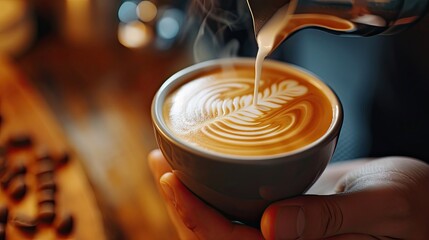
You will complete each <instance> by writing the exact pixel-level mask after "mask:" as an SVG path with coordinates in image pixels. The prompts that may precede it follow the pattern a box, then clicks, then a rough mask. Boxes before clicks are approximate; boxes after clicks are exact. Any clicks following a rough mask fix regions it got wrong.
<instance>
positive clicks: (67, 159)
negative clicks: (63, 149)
mask: <svg viewBox="0 0 429 240" xmlns="http://www.w3.org/2000/svg"><path fill="white" fill-rule="evenodd" d="M69 162H70V154H68V153H64V154H63V155H62V156H60V157H59V158H58V159H57V164H56V166H57V167H62V166H64V165H66V164H68V163H69Z"/></svg>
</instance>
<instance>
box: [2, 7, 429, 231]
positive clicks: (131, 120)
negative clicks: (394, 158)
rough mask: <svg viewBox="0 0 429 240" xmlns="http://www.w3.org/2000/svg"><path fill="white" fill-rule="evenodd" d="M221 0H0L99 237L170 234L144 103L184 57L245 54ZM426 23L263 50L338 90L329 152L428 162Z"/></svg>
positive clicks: (7, 45)
mask: <svg viewBox="0 0 429 240" xmlns="http://www.w3.org/2000/svg"><path fill="white" fill-rule="evenodd" d="M221 2H222V4H224V5H225V6H223V7H224V8H225V9H229V11H228V12H224V11H215V14H213V15H212V16H216V17H211V18H210V17H209V18H204V17H202V18H198V19H197V20H195V19H194V20H195V21H193V20H192V18H193V17H194V16H196V15H198V14H197V13H199V14H200V15H199V16H204V14H201V13H204V9H205V8H204V5H203V6H197V7H195V6H190V2H189V1H185V0H182V1H177V0H150V1H149V0H108V1H107V0H0V9H1V11H0V56H1V57H5V58H9V59H11V61H12V62H13V63H14V64H15V65H16V67H17V68H18V69H19V70H20V71H21V72H22V74H23V76H25V78H26V80H27V81H28V82H29V84H30V85H31V86H32V87H34V88H35V89H36V90H37V92H38V93H40V95H41V96H42V97H43V99H44V100H45V101H46V102H47V104H48V108H49V111H52V112H53V114H54V116H55V120H56V121H57V122H58V124H59V126H60V127H61V128H62V129H63V131H64V132H65V134H66V136H67V139H68V141H69V142H70V145H71V146H72V147H73V148H74V149H75V150H76V152H77V153H78V154H79V155H80V157H81V159H82V165H83V166H84V168H85V171H86V174H87V177H88V179H89V181H90V183H91V185H92V188H93V190H94V192H95V194H96V196H97V202H98V204H99V206H100V209H101V210H102V215H103V219H104V224H105V226H106V230H107V231H108V233H107V236H108V238H109V239H177V236H176V233H175V231H174V229H173V227H172V225H171V222H170V220H169V219H168V217H167V214H166V211H165V209H164V206H163V203H162V202H161V199H160V196H159V194H158V192H157V191H156V188H155V185H154V180H153V179H152V176H151V174H150V173H149V170H148V167H147V164H146V156H147V154H148V153H149V151H150V150H151V149H154V148H155V147H156V144H155V141H154V137H153V132H152V125H151V119H150V105H151V101H152V98H153V95H154V94H155V92H156V90H157V89H158V88H159V86H160V85H161V84H162V83H163V81H164V80H165V79H166V78H168V77H169V76H170V75H172V74H173V73H174V72H176V71H178V70H180V69H182V68H184V67H186V66H189V65H191V64H192V63H194V62H197V61H203V60H206V59H211V58H218V57H227V56H237V55H238V56H251V57H254V56H255V54H256V46H255V41H254V36H253V32H252V30H251V21H250V18H249V12H248V9H247V7H246V5H245V4H246V3H245V1H237V2H236V1H221ZM206 10H207V9H206ZM231 13H234V14H231ZM201 23H204V26H207V27H204V28H201V25H200V24H201ZM428 26H429V18H428V16H426V17H424V18H423V19H422V20H421V21H420V22H419V23H418V24H416V26H414V27H413V28H412V29H410V30H407V31H405V32H403V33H400V34H398V35H396V36H389V37H386V36H377V37H371V38H344V37H339V36H335V35H331V34H328V33H325V32H322V31H319V30H303V31H300V32H299V33H297V34H295V35H294V36H293V37H291V38H290V39H289V40H287V41H286V42H285V43H283V44H282V45H281V46H280V49H278V50H277V51H276V52H275V53H274V54H273V55H272V56H270V58H274V59H278V60H281V61H287V62H292V63H294V64H296V65H298V66H301V67H304V68H306V69H308V70H310V71H312V72H314V73H315V74H316V75H318V76H320V77H321V79H322V80H324V81H325V82H327V83H328V84H329V85H330V86H331V87H332V88H333V89H334V90H335V91H336V92H337V94H338V95H339V97H340V99H341V101H342V102H343V105H344V109H345V121H344V128H343V131H342V133H341V137H340V142H339V145H338V149H337V152H336V155H335V157H334V159H333V161H342V160H347V159H351V158H359V157H367V156H385V155H408V156H413V157H417V158H420V159H423V160H426V161H429V151H428V150H427V149H426V148H427V147H426V146H427V136H429V127H428V124H427V123H428V122H429V104H428V103H429V95H428V94H427V91H428V89H429V74H428V72H427V71H428V69H429V61H428V59H427V56H429V44H427V43H428V42H429V27H428Z"/></svg>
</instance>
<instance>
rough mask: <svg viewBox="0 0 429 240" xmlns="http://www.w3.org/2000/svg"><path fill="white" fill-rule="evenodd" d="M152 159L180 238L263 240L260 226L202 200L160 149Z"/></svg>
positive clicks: (150, 157)
mask: <svg viewBox="0 0 429 240" xmlns="http://www.w3.org/2000/svg"><path fill="white" fill-rule="evenodd" d="M148 161H149V166H150V169H151V171H152V174H153V176H154V178H155V182H157V184H158V188H159V190H160V192H162V193H163V194H162V195H163V197H164V200H165V203H166V206H167V211H168V214H169V215H170V218H171V220H172V222H173V224H174V226H175V228H176V230H177V232H178V234H179V237H180V239H184V240H192V239H204V240H206V239H207V240H210V239H214V240H218V239H222V240H229V239H230V240H237V239H246V240H252V239H258V240H259V239H263V237H262V234H261V232H260V231H258V230H257V229H255V228H252V227H248V226H246V225H241V224H237V223H233V222H231V221H230V220H228V219H226V218H225V217H223V216H222V214H220V213H219V212H217V211H216V210H214V209H212V208H211V207H209V206H207V205H206V204H205V203H203V202H202V201H201V200H199V199H198V198H197V197H196V196H195V195H194V194H192V193H191V192H190V191H189V190H188V189H187V188H186V187H185V186H184V185H183V184H182V183H181V182H180V180H179V179H178V178H177V177H176V176H175V175H174V174H173V173H172V172H171V168H170V165H168V163H167V161H166V160H165V158H164V157H163V155H162V153H161V152H160V151H159V150H154V151H152V152H151V153H150V154H149V158H148Z"/></svg>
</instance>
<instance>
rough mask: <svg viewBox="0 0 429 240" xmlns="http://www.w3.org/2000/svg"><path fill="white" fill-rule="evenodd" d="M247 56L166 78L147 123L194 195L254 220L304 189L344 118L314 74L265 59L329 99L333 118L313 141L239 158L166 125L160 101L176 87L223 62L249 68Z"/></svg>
mask: <svg viewBox="0 0 429 240" xmlns="http://www.w3.org/2000/svg"><path fill="white" fill-rule="evenodd" d="M254 63H255V60H254V59H249V58H227V59H219V60H211V61H207V62H202V63H198V64H196V65H193V66H190V67H188V68H186V69H183V70H181V71H179V72H178V73H176V74H174V75H173V76H171V77H170V78H169V79H168V80H167V81H166V82H165V83H164V84H163V85H162V86H161V88H160V89H159V91H158V92H157V94H156V95H155V97H154V100H153V103H152V121H153V126H154V131H155V136H156V139H157V143H158V146H159V148H160V149H161V151H162V153H163V154H164V156H165V158H166V159H167V161H168V162H169V164H170V165H171V167H172V169H173V172H174V174H176V175H177V177H178V178H179V179H180V180H181V181H182V182H183V183H184V185H185V186H187V187H188V188H189V190H191V191H192V192H193V193H194V194H195V195H197V196H198V197H199V198H201V199H202V200H203V201H205V202H206V203H207V204H209V205H210V206H212V207H214V208H216V209H217V210H219V211H220V212H222V213H223V214H224V215H225V216H227V217H229V218H230V219H231V220H237V221H241V222H244V223H249V224H258V222H259V220H260V218H261V216H262V213H263V211H264V209H265V208H266V207H267V206H268V205H269V204H271V203H272V202H274V201H278V200H280V199H285V198H290V197H294V196H297V195H300V194H303V193H305V192H306V191H307V190H308V189H309V188H310V187H311V186H312V184H313V183H314V182H315V181H316V180H317V179H318V177H319V176H320V175H321V173H322V172H323V171H324V169H325V167H326V166H327V164H328V162H329V161H330V159H331V157H332V155H333V153H334V150H335V147H336V144H337V139H338V137H339V133H340V129H341V126H342V122H343V110H342V106H341V103H340V101H339V99H338V97H337V96H336V94H335V93H334V92H333V91H332V90H331V89H330V88H329V87H328V86H327V85H325V84H324V83H323V82H322V81H320V80H319V79H318V78H317V77H315V76H314V75H313V74H311V73H309V72H308V71H305V70H303V69H300V68H299V67H297V66H293V65H291V64H287V63H282V62H277V61H273V60H266V61H265V63H264V68H265V66H268V67H272V68H276V69H280V70H281V71H285V72H288V71H299V72H301V73H303V74H305V75H308V76H309V78H308V79H310V81H313V83H314V84H315V85H317V86H318V87H319V88H320V89H322V90H323V92H324V93H325V95H326V96H327V97H328V98H329V101H330V103H331V108H332V112H333V114H332V122H331V124H330V126H329V128H328V130H327V131H326V133H325V134H324V135H323V136H321V137H320V138H319V139H317V140H316V141H314V142H312V143H310V144H308V145H306V146H304V147H302V148H300V149H297V150H295V151H291V152H285V153H283V154H278V155H275V156H265V157H264V156H262V157H241V156H230V155H225V154H221V153H216V152H210V151H204V150H202V149H200V148H196V147H195V146H193V145H192V144H189V143H187V142H186V141H184V140H183V139H180V138H178V137H177V136H175V135H174V134H173V132H172V131H171V130H170V129H169V128H168V126H167V125H166V122H165V119H164V117H163V105H164V101H165V100H166V97H167V96H168V95H169V94H170V93H171V92H172V91H173V90H175V89H177V87H179V86H181V85H182V84H184V83H186V82H189V81H192V80H193V79H194V78H195V77H196V76H198V74H201V73H202V72H204V71H210V69H214V68H219V67H221V66H225V65H235V66H239V65H243V66H251V69H253V67H254Z"/></svg>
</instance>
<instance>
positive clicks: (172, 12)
mask: <svg viewBox="0 0 429 240" xmlns="http://www.w3.org/2000/svg"><path fill="white" fill-rule="evenodd" d="M182 22H183V13H182V11H180V10H178V9H174V8H171V9H167V10H165V11H164V12H163V14H162V17H161V18H160V19H159V21H158V23H157V34H158V36H159V37H161V38H163V39H166V40H169V39H174V38H176V37H177V36H178V35H179V32H180V28H181V25H182Z"/></svg>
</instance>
